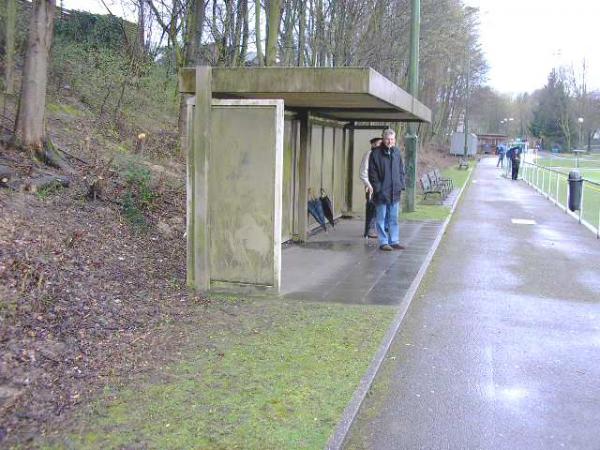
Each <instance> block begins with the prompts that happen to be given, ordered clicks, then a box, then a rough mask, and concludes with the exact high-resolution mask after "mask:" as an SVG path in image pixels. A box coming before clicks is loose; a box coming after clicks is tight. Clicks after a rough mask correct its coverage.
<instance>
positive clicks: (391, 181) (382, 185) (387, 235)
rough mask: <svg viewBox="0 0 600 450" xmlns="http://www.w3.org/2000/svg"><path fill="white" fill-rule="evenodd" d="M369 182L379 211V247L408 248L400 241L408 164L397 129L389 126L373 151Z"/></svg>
mask: <svg viewBox="0 0 600 450" xmlns="http://www.w3.org/2000/svg"><path fill="white" fill-rule="evenodd" d="M369 182H370V183H371V186H372V187H373V202H374V203H375V207H376V211H377V216H376V217H377V234H378V238H379V249H380V250H383V251H387V252H389V251H392V250H394V249H396V250H402V249H404V247H403V246H402V245H400V242H399V234H400V230H399V226H398V213H399V209H400V194H401V192H402V191H403V190H404V187H405V185H404V164H403V162H402V156H401V155H400V149H398V147H396V133H394V131H393V130H389V129H388V130H385V131H384V132H383V143H382V145H381V146H380V147H378V148H376V149H374V150H373V151H372V152H371V156H370V157H369Z"/></svg>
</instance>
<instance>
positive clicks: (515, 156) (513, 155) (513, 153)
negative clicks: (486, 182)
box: [508, 147, 521, 180]
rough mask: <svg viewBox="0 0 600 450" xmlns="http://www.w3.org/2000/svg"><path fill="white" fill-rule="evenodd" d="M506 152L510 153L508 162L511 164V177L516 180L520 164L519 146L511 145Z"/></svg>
mask: <svg viewBox="0 0 600 450" xmlns="http://www.w3.org/2000/svg"><path fill="white" fill-rule="evenodd" d="M508 154H510V163H511V166H512V179H513V180H516V179H517V178H518V177H519V166H520V165H521V148H520V147H511V149H510V150H509V151H508Z"/></svg>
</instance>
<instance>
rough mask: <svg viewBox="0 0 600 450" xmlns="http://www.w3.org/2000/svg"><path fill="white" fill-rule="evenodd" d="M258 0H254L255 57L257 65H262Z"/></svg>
mask: <svg viewBox="0 0 600 450" xmlns="http://www.w3.org/2000/svg"><path fill="white" fill-rule="evenodd" d="M260 9H261V6H260V0H255V2H254V35H255V36H256V59H257V60H258V65H259V66H262V65H263V64H264V63H263V54H262V41H261V39H262V37H261V32H260V30H261V27H262V25H261V23H260Z"/></svg>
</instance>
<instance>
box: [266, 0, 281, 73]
mask: <svg viewBox="0 0 600 450" xmlns="http://www.w3.org/2000/svg"><path fill="white" fill-rule="evenodd" d="M280 22H281V0H269V15H268V18H267V42H266V45H265V65H267V66H273V65H275V63H276V62H277V38H278V37H279V24H280Z"/></svg>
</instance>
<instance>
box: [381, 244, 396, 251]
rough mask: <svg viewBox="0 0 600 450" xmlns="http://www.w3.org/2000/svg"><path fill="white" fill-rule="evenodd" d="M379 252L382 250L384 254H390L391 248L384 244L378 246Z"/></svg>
mask: <svg viewBox="0 0 600 450" xmlns="http://www.w3.org/2000/svg"><path fill="white" fill-rule="evenodd" d="M379 250H383V251H384V252H391V251H392V250H393V249H392V247H391V246H389V245H387V244H385V245H380V246H379Z"/></svg>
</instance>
